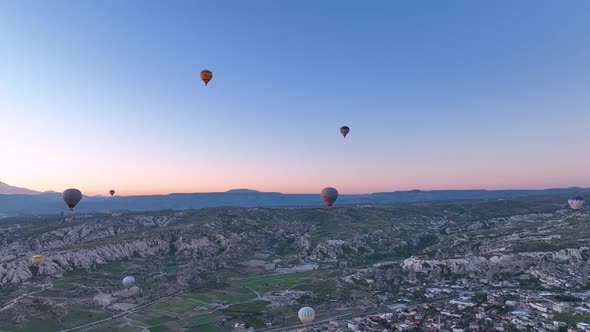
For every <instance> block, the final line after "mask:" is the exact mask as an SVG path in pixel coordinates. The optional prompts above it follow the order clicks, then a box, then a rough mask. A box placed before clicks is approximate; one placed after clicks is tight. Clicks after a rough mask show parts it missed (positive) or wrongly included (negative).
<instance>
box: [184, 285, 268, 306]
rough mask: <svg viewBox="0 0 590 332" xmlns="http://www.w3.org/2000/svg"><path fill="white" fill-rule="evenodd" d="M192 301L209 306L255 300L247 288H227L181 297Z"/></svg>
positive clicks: (254, 296)
mask: <svg viewBox="0 0 590 332" xmlns="http://www.w3.org/2000/svg"><path fill="white" fill-rule="evenodd" d="M181 296H182V297H186V298H189V299H192V300H196V301H199V302H203V303H205V304H211V303H213V302H221V303H240V302H246V301H249V300H252V299H255V298H256V294H254V292H252V291H251V290H249V289H247V288H241V287H233V286H232V287H228V288H224V289H222V290H214V291H210V292H206V293H193V292H187V293H184V294H182V295H181Z"/></svg>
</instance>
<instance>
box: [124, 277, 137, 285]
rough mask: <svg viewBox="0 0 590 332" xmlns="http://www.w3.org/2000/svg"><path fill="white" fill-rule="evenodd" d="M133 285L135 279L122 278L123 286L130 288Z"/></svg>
mask: <svg viewBox="0 0 590 332" xmlns="http://www.w3.org/2000/svg"><path fill="white" fill-rule="evenodd" d="M133 285H135V278H133V277H132V276H126V277H125V278H123V286H125V287H127V288H131V287H132V286H133Z"/></svg>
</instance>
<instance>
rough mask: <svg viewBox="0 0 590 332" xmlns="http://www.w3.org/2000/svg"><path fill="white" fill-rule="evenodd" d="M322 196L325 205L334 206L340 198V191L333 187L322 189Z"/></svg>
mask: <svg viewBox="0 0 590 332" xmlns="http://www.w3.org/2000/svg"><path fill="white" fill-rule="evenodd" d="M320 196H321V197H322V201H324V203H326V205H327V206H332V205H334V202H336V199H337V198H338V190H336V189H334V188H332V187H328V188H324V189H322V192H321V193H320Z"/></svg>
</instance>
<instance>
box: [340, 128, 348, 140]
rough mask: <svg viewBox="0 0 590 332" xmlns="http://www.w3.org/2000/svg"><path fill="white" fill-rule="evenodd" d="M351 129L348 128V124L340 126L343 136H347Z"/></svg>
mask: <svg viewBox="0 0 590 332" xmlns="http://www.w3.org/2000/svg"><path fill="white" fill-rule="evenodd" d="M349 131H350V128H348V127H347V126H342V127H340V134H342V136H344V138H346V135H348V132H349Z"/></svg>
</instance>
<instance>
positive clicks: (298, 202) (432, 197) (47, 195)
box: [0, 182, 590, 217]
mask: <svg viewBox="0 0 590 332" xmlns="http://www.w3.org/2000/svg"><path fill="white" fill-rule="evenodd" d="M0 184H1V185H2V186H1V187H0V188H10V190H15V191H16V193H15V192H12V191H10V192H9V193H8V194H6V193H5V191H4V190H3V191H2V193H5V194H4V195H0V217H1V216H11V215H18V214H46V213H47V214H52V213H59V212H61V211H66V210H67V208H66V205H65V204H64V202H63V201H62V198H61V193H56V192H44V193H40V192H37V191H34V190H28V189H24V188H18V187H12V186H8V185H6V184H5V183H1V182H0ZM6 191H8V189H6ZM558 195H561V196H563V197H564V198H566V197H568V196H573V195H590V188H563V189H544V190H431V191H421V190H411V191H395V192H382V193H373V194H356V195H340V196H339V197H338V201H337V202H336V204H337V205H338V204H388V203H400V202H432V201H448V200H467V199H508V198H517V197H527V196H558ZM564 203H565V202H564ZM322 204H323V202H322V201H321V199H320V197H319V194H282V193H278V192H259V191H256V190H250V189H233V190H229V191H227V192H219V193H189V194H169V195H144V196H113V197H105V196H84V197H83V198H82V201H81V202H80V203H79V204H78V206H77V207H76V212H106V211H112V210H129V211H147V210H167V209H174V210H186V209H197V208H204V207H215V206H236V207H238V206H239V207H275V206H317V205H322Z"/></svg>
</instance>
